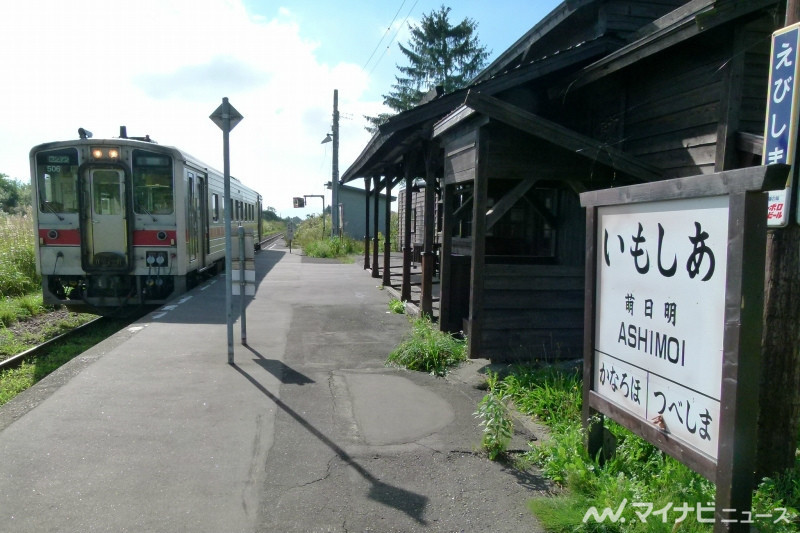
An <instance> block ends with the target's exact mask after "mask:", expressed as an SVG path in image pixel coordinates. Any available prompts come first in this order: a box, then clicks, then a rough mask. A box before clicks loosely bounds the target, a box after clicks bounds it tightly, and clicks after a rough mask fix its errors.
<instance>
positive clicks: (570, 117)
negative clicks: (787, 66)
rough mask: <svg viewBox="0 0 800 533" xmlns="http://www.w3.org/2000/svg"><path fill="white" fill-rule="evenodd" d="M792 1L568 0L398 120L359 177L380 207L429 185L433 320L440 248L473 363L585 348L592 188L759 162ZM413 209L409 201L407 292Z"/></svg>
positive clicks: (445, 287)
mask: <svg viewBox="0 0 800 533" xmlns="http://www.w3.org/2000/svg"><path fill="white" fill-rule="evenodd" d="M782 4H783V2H777V1H767V0H748V1H747V2H743V1H739V0H692V1H689V2H686V1H680V0H653V1H644V0H642V1H638V0H569V1H565V2H563V3H562V4H561V5H559V6H558V7H556V9H554V10H553V11H552V12H551V13H550V14H548V15H547V16H546V17H545V18H544V19H543V20H541V21H540V22H539V23H538V24H536V25H535V26H534V27H533V28H531V30H530V31H528V32H527V33H526V34H525V35H523V36H522V37H521V38H520V39H519V40H518V41H517V42H516V43H515V44H514V45H513V46H511V47H510V48H509V49H508V50H506V51H505V52H503V53H502V54H501V55H500V56H499V57H498V58H497V59H496V60H495V61H494V62H493V63H492V64H491V65H489V67H487V68H486V69H485V70H484V71H483V72H482V73H481V74H480V75H479V76H477V77H476V79H475V80H473V82H472V83H471V85H470V86H469V87H467V88H466V89H463V90H460V91H456V92H453V93H451V94H441V93H440V92H437V91H432V92H431V93H429V95H428V96H427V97H426V98H425V99H423V102H421V103H420V104H419V105H418V106H417V107H415V108H414V109H411V110H409V111H406V112H404V113H400V114H398V115H396V116H394V117H393V118H392V119H390V120H389V121H388V122H387V123H386V124H384V125H383V126H381V128H380V131H379V132H377V133H376V134H375V135H374V136H373V137H372V139H371V140H370V141H369V143H368V144H367V146H366V147H365V148H364V150H363V151H362V153H361V155H360V156H359V157H358V158H357V159H356V161H355V162H354V163H353V164H352V166H351V167H350V168H349V169H347V171H346V172H345V173H344V174H343V177H342V181H343V182H349V181H352V180H356V179H364V180H365V183H366V185H367V190H368V191H369V190H372V192H373V194H372V196H371V197H372V198H373V200H374V201H376V202H377V200H375V198H377V197H376V196H375V194H374V193H375V192H376V191H377V192H380V191H381V190H383V191H384V192H385V194H386V195H387V196H390V195H391V189H392V188H393V187H395V186H397V185H398V184H399V183H401V182H403V183H404V185H405V187H404V193H403V194H404V195H406V196H405V198H404V206H409V205H412V204H413V202H412V200H411V193H412V189H413V188H414V186H415V184H422V183H424V185H425V187H422V188H420V194H423V195H424V202H422V205H423V206H424V207H423V208H422V210H423V211H424V212H423V213H420V212H419V211H417V212H416V229H417V235H421V242H423V245H422V253H421V255H422V265H423V269H422V280H423V281H422V297H421V305H420V307H421V310H422V311H423V312H427V313H430V310H431V283H432V281H431V280H432V275H433V268H434V267H433V265H434V262H435V260H436V257H435V256H434V254H435V253H436V251H438V259H439V262H440V265H439V266H440V283H441V285H440V302H439V305H440V311H439V313H440V314H439V324H440V328H441V329H442V330H446V331H460V330H463V331H464V332H465V333H466V335H467V338H468V340H469V350H470V354H471V356H473V357H487V358H491V359H492V360H494V361H517V360H532V359H550V360H552V359H556V358H564V359H566V358H579V357H581V356H582V343H583V325H584V268H585V243H586V236H585V214H584V211H583V209H582V208H581V207H580V204H579V198H578V195H579V193H581V192H584V191H587V190H594V189H603V188H608V187H614V186H620V185H627V184H632V183H642V182H649V181H654V180H661V179H669V178H675V177H682V176H691V175H698V174H709V173H713V172H719V171H724V170H730V169H734V168H740V167H744V166H751V165H755V164H760V154H761V151H762V135H763V130H764V119H765V117H764V115H765V109H766V101H767V94H768V78H769V72H768V70H769V51H770V36H771V33H772V32H773V31H774V30H775V29H777V28H779V27H781V26H782V25H783V24H782V21H783V20H784V16H783V12H782V9H784V7H783V5H782ZM422 191H424V193H422ZM367 196H368V198H369V197H370V195H367ZM367 202H369V199H368V200H367ZM376 205H377V203H376ZM437 205H438V208H437V207H436V206H437ZM436 209H438V211H439V212H440V213H441V215H440V216H439V217H437V216H435V214H434V213H436ZM374 212H376V211H375V209H373V213H374ZM411 215H412V212H411V210H409V209H404V210H403V211H401V212H400V218H401V220H403V221H404V222H403V226H402V227H403V228H404V237H405V238H404V239H403V243H404V247H403V251H404V256H407V258H405V257H404V259H405V261H404V269H403V285H402V291H401V292H402V294H403V296H404V297H405V298H406V299H407V296H408V294H409V292H408V290H409V286H408V284H409V279H410V269H409V268H408V265H409V264H410V260H411V254H412V247H411V242H412V241H411V239H410V235H409V233H408V232H409V231H410V229H411ZM420 217H421V220H420ZM373 218H374V219H375V221H376V220H377V218H376V217H373ZM437 219H439V220H437ZM417 239H418V240H419V237H417ZM373 242H374V243H375V244H376V245H375V246H373V249H372V253H373V256H372V265H371V266H372V275H373V276H375V277H380V264H379V263H380V261H379V251H378V250H377V240H374V241H373ZM368 267H369V258H368V257H366V258H365V268H368ZM383 274H384V283H385V284H387V283H388V246H387V249H386V250H384V261H383Z"/></svg>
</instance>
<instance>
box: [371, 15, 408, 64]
mask: <svg viewBox="0 0 800 533" xmlns="http://www.w3.org/2000/svg"><path fill="white" fill-rule="evenodd" d="M405 3H406V0H403V1H402V2H401V3H400V7H398V8H397V12H396V13H395V14H394V17H392V21H391V22H390V23H389V25H388V26H387V27H386V31H385V32H383V35H381V38H380V40H379V41H378V44H376V45H375V49H374V50H372V53H371V54H370V55H369V59H367V61H366V62H365V63H364V66H363V67H361V68H362V69H364V70H366V69H367V65H369V62H370V60H372V57H373V56H374V55H375V52H377V51H378V47H379V46H380V45H381V43H382V42H383V39H384V38H385V37H386V36H387V35H389V32H390V31H392V24H394V21H395V20H397V15H399V14H400V10H401V9H403V6H404V5H405Z"/></svg>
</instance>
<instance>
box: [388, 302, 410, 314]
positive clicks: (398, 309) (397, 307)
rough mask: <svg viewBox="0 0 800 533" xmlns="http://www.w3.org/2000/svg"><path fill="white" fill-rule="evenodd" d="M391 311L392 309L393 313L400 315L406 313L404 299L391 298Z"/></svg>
mask: <svg viewBox="0 0 800 533" xmlns="http://www.w3.org/2000/svg"><path fill="white" fill-rule="evenodd" d="M389 311H391V312H392V313H396V314H398V315H402V314H405V312H406V304H405V303H404V302H403V301H402V300H398V299H397V298H391V299H390V300H389Z"/></svg>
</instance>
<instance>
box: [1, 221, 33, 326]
mask: <svg viewBox="0 0 800 533" xmlns="http://www.w3.org/2000/svg"><path fill="white" fill-rule="evenodd" d="M33 236H34V232H33V217H32V216H31V210H30V208H28V209H26V210H25V211H24V212H23V214H21V215H9V214H7V213H4V212H2V211H0V297H2V298H7V297H9V296H22V295H25V294H28V293H30V292H33V291H36V290H38V289H39V287H40V285H41V277H39V276H38V275H37V274H36V255H35V251H34V242H33ZM4 323H5V322H4Z"/></svg>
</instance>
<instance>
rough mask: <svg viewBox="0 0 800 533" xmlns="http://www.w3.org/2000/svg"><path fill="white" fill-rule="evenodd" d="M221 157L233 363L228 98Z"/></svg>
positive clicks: (230, 356) (227, 311)
mask: <svg viewBox="0 0 800 533" xmlns="http://www.w3.org/2000/svg"><path fill="white" fill-rule="evenodd" d="M222 105H223V111H222V123H223V127H222V157H223V161H224V162H223V173H224V182H225V189H224V195H225V316H226V317H227V321H228V364H231V365H232V364H233V312H232V303H231V292H232V290H233V281H232V279H231V278H232V275H231V265H232V261H231V254H232V253H233V251H232V246H231V209H232V206H233V202H232V201H231V161H230V149H229V148H230V147H229V143H228V137H229V134H230V130H231V113H230V104H229V103H228V98H227V97H225V98H223V99H222Z"/></svg>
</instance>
